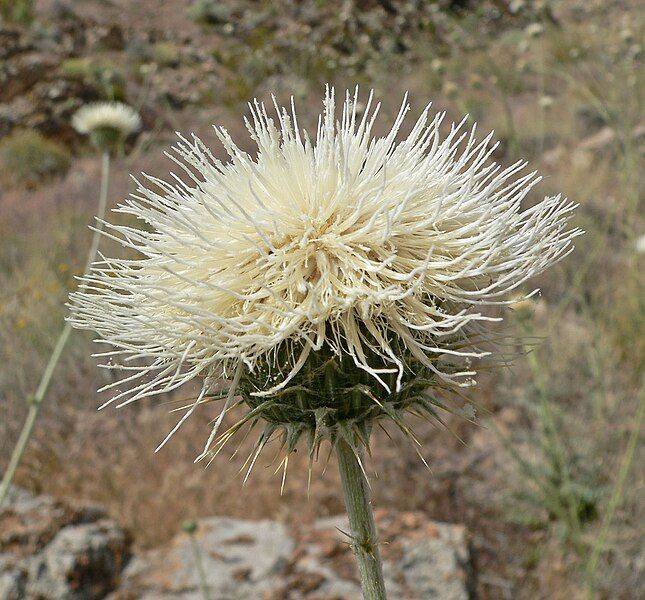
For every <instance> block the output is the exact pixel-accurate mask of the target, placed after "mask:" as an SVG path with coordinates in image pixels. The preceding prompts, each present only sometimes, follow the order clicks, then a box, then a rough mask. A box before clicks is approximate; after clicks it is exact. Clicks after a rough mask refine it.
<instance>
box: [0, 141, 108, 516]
mask: <svg viewBox="0 0 645 600" xmlns="http://www.w3.org/2000/svg"><path fill="white" fill-rule="evenodd" d="M109 176H110V155H109V154H108V153H107V152H104V153H103V157H102V160H101V190H100V195H99V208H98V214H97V217H98V219H99V220H98V221H97V224H96V230H95V231H94V235H93V236H92V242H91V244H90V249H89V252H88V255H87V262H86V263H85V270H84V271H83V273H87V272H88V271H89V269H90V265H91V264H92V263H93V262H94V260H95V258H96V253H97V251H98V247H99V239H100V236H101V231H102V230H103V219H104V218H105V208H106V205H107V195H108V178H109ZM71 331H72V327H71V325H70V324H69V323H65V326H64V327H63V329H62V331H61V332H60V334H59V336H58V339H57V340H56V345H55V346H54V350H53V351H52V353H51V356H50V357H49V361H48V362H47V366H46V367H45V371H44V372H43V375H42V377H41V379H40V383H39V384H38V388H37V389H36V393H35V394H34V395H33V396H32V398H30V400H29V412H28V413H27V418H26V419H25V424H24V425H23V426H22V431H21V432H20V436H19V437H18V441H17V442H16V445H15V447H14V449H13V452H12V454H11V459H10V460H9V464H8V465H7V470H6V471H5V473H4V477H3V478H2V483H0V506H1V505H2V504H3V503H4V501H5V499H6V497H7V494H8V493H9V486H10V485H11V482H12V481H13V478H14V476H15V474H16V470H17V469H18V465H19V464H20V461H21V460H22V456H23V454H24V453H25V449H26V448H27V444H28V443H29V439H30V438H31V434H32V432H33V430H34V425H35V424H36V419H37V418H38V415H39V413H40V407H41V406H42V402H43V399H44V398H45V394H46V393H47V390H48V389H49V384H50V383H51V380H52V377H53V375H54V371H55V370H56V366H57V365H58V361H59V360H60V357H61V356H62V354H63V350H64V349H65V345H66V344H67V340H68V339H69V335H70V333H71Z"/></svg>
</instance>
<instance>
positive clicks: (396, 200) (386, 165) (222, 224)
mask: <svg viewBox="0 0 645 600" xmlns="http://www.w3.org/2000/svg"><path fill="white" fill-rule="evenodd" d="M357 103H358V95H357V92H356V93H355V94H354V95H350V94H349V93H348V94H346V97H345V101H344V103H343V106H342V109H341V111H340V115H337V111H336V104H335V98H334V91H333V89H328V90H327V93H326V95H325V99H324V110H323V112H322V114H321V116H320V118H319V121H318V129H317V132H316V135H315V137H314V138H313V139H312V138H310V137H309V136H308V135H307V133H306V132H305V131H302V130H301V129H300V127H299V125H298V121H297V117H296V112H295V109H294V106H293V102H292V104H291V107H290V109H286V108H279V107H278V105H277V104H276V103H275V100H274V105H275V117H274V118H272V117H270V116H269V113H268V111H267V110H266V108H265V106H264V105H263V104H260V103H258V102H257V101H255V102H254V103H253V104H252V105H250V111H251V117H250V120H247V121H246V125H247V129H248V130H249V133H250V135H251V138H252V140H253V141H254V142H255V144H256V145H257V148H258V150H257V154H256V155H254V156H251V155H249V154H247V153H246V152H244V151H243V150H241V149H240V148H239V147H237V146H236V145H235V144H234V142H233V141H232V139H231V137H230V136H229V134H228V133H227V132H226V130H225V129H223V128H217V127H216V128H215V132H216V134H217V136H218V138H219V140H220V141H221V143H222V144H223V146H224V148H225V149H226V151H227V153H228V155H229V160H228V162H225V163H223V162H220V161H219V160H217V159H215V158H214V156H213V155H212V154H211V151H210V150H209V149H208V148H207V147H206V145H205V144H204V143H203V142H202V141H201V140H200V139H198V138H197V137H195V136H192V137H191V138H186V137H183V136H181V135H180V136H179V141H178V142H177V143H176V145H175V146H174V148H173V150H174V152H175V156H173V160H174V161H175V162H176V163H177V164H178V165H179V166H181V167H182V169H183V170H184V176H183V178H180V177H178V176H175V175H173V179H172V180H170V181H164V180H161V179H157V178H155V177H149V176H144V178H145V180H144V183H139V182H137V183H138V187H137V190H136V192H135V193H134V194H133V195H132V196H131V197H130V198H129V199H127V200H125V201H124V203H123V204H122V205H121V206H120V207H119V208H118V209H117V212H120V213H124V214H126V215H130V216H134V217H136V218H137V219H139V220H140V221H141V222H142V224H146V226H145V227H143V226H142V227H130V226H125V225H117V224H114V225H108V230H107V234H106V235H109V236H111V237H113V238H115V239H117V240H119V241H120V242H121V244H122V245H123V246H125V247H126V248H129V249H131V250H134V251H136V252H137V253H138V258H135V259H133V258H127V259H116V258H114V259H111V258H104V259H103V260H102V261H100V262H99V263H97V264H95V266H94V268H93V270H92V272H91V274H90V275H88V276H87V277H85V278H84V280H83V287H82V288H81V289H80V290H79V291H78V292H76V293H75V294H73V295H72V298H71V306H72V315H71V317H70V320H71V322H72V324H73V325H74V326H75V327H79V328H84V329H91V330H94V331H96V332H97V333H98V334H99V338H100V339H99V341H100V342H102V343H104V344H107V345H108V346H110V347H111V349H110V350H109V351H108V352H106V353H104V354H101V355H100V356H104V357H106V358H108V359H109V364H108V365H107V366H108V368H118V367H121V368H125V369H126V370H127V371H126V372H127V374H128V376H127V377H125V378H124V379H122V380H121V381H119V382H116V383H114V384H110V385H108V386H106V388H115V387H116V388H118V389H119V391H118V393H117V394H116V395H115V396H114V397H113V398H112V400H110V402H117V403H119V405H123V404H128V403H130V402H133V401H135V400H137V399H140V398H144V397H149V396H155V395H158V394H161V393H165V392H168V391H171V390H173V389H176V388H178V387H179V386H181V385H183V384H184V383H186V382H187V381H189V380H191V379H195V378H198V377H199V378H201V379H202V381H203V385H202V392H201V394H200V395H199V397H198V398H197V399H196V400H195V402H194V403H192V404H191V405H189V406H187V407H186V413H185V415H184V417H182V419H181V421H180V422H179V423H178V426H179V425H180V424H181V423H182V422H183V420H184V419H185V418H186V417H188V416H189V415H190V414H191V413H192V412H193V411H194V410H195V409H196V407H197V406H198V405H199V404H200V403H202V402H203V401H205V399H206V398H208V397H209V396H212V395H217V394H216V393H215V392H214V391H213V390H214V384H215V382H216V381H217V380H218V379H219V378H222V377H224V378H226V379H229V380H231V379H232V385H231V388H230V390H229V392H228V394H222V395H220V396H219V397H224V396H226V398H227V400H226V402H225V404H224V410H223V411H222V412H221V414H220V418H219V419H218V420H217V422H216V424H215V428H214V430H213V431H216V430H217V427H218V426H219V423H220V422H221V418H222V416H223V414H224V411H226V409H227V408H228V406H229V404H230V402H231V399H232V397H233V394H234V392H236V391H239V392H241V393H242V397H243V399H244V401H245V402H246V404H247V405H248V407H249V411H248V413H247V415H246V417H245V418H244V419H243V420H242V422H241V423H243V422H248V423H251V424H254V423H255V422H256V421H257V420H258V419H260V418H262V419H264V420H265V421H267V422H268V423H269V426H268V429H267V430H265V433H264V434H263V436H262V437H261V441H260V442H259V447H261V446H262V445H263V443H265V442H266V440H267V439H268V438H269V437H270V436H271V434H272V433H273V432H274V431H276V430H281V431H282V433H283V435H284V439H285V440H287V441H286V442H285V443H286V444H287V446H288V447H289V448H290V449H291V448H293V447H294V446H295V442H296V441H297V439H298V437H299V436H300V434H301V433H303V432H307V433H308V434H309V436H310V442H311V443H312V447H316V446H317V443H316V440H320V439H321V438H322V437H325V438H328V439H332V440H333V438H334V437H335V436H338V435H344V434H343V433H342V432H343V431H345V430H347V428H350V429H352V431H356V432H358V435H360V436H361V437H362V438H363V437H365V436H366V435H369V427H370V425H371V423H372V422H373V421H374V420H375V419H376V418H382V417H383V418H392V419H394V420H395V421H397V422H399V423H400V425H401V426H402V427H405V426H404V425H403V424H402V421H401V415H402V413H403V412H404V411H406V410H412V409H421V410H423V411H426V412H432V411H433V410H434V409H435V407H436V406H439V405H440V404H437V402H438V401H436V402H435V399H434V398H433V399H432V402H430V403H429V404H428V401H427V397H426V396H424V390H425V389H427V388H428V387H429V386H430V385H432V384H433V382H437V385H469V384H471V383H472V381H473V379H472V377H473V375H474V371H473V370H472V369H471V368H470V366H469V362H470V359H471V358H472V357H478V356H482V355H483V354H485V352H483V351H481V350H477V349H476V348H473V340H474V339H475V338H477V339H481V338H482V336H485V332H486V327H485V326H486V324H487V323H488V322H490V321H492V320H495V319H494V318H492V317H490V316H487V315H486V314H484V312H483V311H482V307H483V306H485V305H490V304H500V303H501V304H503V303H506V302H507V301H509V300H508V296H509V293H511V292H513V290H517V289H518V287H519V286H521V285H522V284H523V283H524V282H525V281H526V280H527V279H529V278H530V277H532V276H534V275H536V274H538V273H541V272H542V271H543V270H544V269H546V268H547V267H549V266H550V265H552V264H553V263H555V262H556V261H558V260H560V259H561V258H562V257H563V256H565V255H566V254H567V253H568V252H569V251H570V250H571V248H572V245H571V241H572V238H574V237H575V236H576V235H577V234H578V233H579V232H578V230H575V229H567V227H566V222H567V220H568V218H569V216H570V214H571V211H572V210H573V208H574V205H573V204H571V203H570V202H567V201H566V200H563V199H561V197H560V196H555V197H551V198H545V199H544V200H542V201H539V202H537V203H533V204H529V205H526V204H525V199H526V197H527V195H528V193H529V191H530V190H531V189H532V188H533V187H534V186H535V185H536V184H537V183H538V181H539V180H540V178H539V177H537V176H536V174H535V172H529V173H525V172H524V171H525V166H526V163H525V162H522V161H520V162H517V163H515V164H513V165H511V166H509V167H506V168H502V167H500V166H498V165H496V164H495V163H493V162H491V161H490V156H491V154H492V152H493V151H494V150H495V147H496V145H491V140H492V134H490V135H488V136H486V137H485V138H484V139H483V140H482V141H477V140H476V138H475V127H473V128H472V129H471V130H470V131H466V130H465V129H464V127H465V119H464V120H463V121H462V122H461V123H459V124H457V125H455V124H453V125H451V126H450V128H449V130H448V133H447V134H446V135H445V137H443V138H442V136H441V135H440V126H441V124H442V123H443V121H444V118H445V114H444V113H440V114H435V115H433V114H431V113H430V106H428V107H426V109H425V110H424V111H423V112H422V114H421V116H420V117H419V118H418V120H417V121H416V123H415V124H414V125H413V126H412V128H411V130H410V133H408V134H407V136H405V137H404V138H403V139H402V140H401V141H399V142H398V143H397V138H398V137H399V134H400V130H401V128H402V125H403V122H404V118H405V116H406V113H407V112H408V110H409V106H408V103H407V99H404V101H403V104H402V106H401V109H400V110H399V113H398V115H397V117H396V118H395V120H394V123H393V124H392V127H391V129H390V131H389V133H387V135H385V136H383V137H377V136H374V135H372V129H373V125H374V122H375V119H376V116H377V113H378V112H379V106H380V105H376V106H374V102H373V98H372V94H370V96H369V98H368V100H367V102H366V105H365V110H364V112H363V115H362V117H360V118H359V117H358V116H357V111H356V106H357ZM337 119H338V120H337ZM510 301H511V302H512V300H510ZM446 359H454V360H457V361H461V367H460V368H457V367H455V365H454V361H453V362H451V361H450V360H446ZM113 361H114V363H118V364H113ZM424 403H425V404H424ZM175 429H176V428H175ZM234 429H235V428H233V429H232V430H230V431H229V432H227V433H225V434H224V435H223V438H226V439H228V438H227V437H226V436H227V435H228V434H229V433H230V432H231V431H233V430H234ZM213 439H214V433H212V434H211V439H210V440H209V443H208V444H207V450H208V449H209V448H210V447H211V446H210V444H211V442H212V441H213ZM226 439H224V441H226ZM262 440H264V441H262Z"/></svg>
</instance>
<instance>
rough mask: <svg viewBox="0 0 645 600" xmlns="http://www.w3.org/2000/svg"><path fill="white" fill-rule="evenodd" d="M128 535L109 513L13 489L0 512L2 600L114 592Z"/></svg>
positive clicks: (65, 599) (71, 599)
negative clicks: (108, 516)
mask: <svg viewBox="0 0 645 600" xmlns="http://www.w3.org/2000/svg"><path fill="white" fill-rule="evenodd" d="M129 548H130V540H129V538H128V535H127V534H126V533H125V532H124V530H123V529H121V528H120V527H119V526H118V525H117V524H116V523H115V522H114V521H112V520H111V519H109V518H107V517H106V515H105V511H104V510H103V509H101V508H99V507H95V506H90V507H84V508H76V507H72V506H70V505H67V504H65V503H63V502H60V501H58V500H54V499H53V498H50V497H49V496H33V495H32V494H29V493H28V492H26V491H24V490H20V489H17V488H12V489H11V490H10V493H9V497H8V502H7V505H6V506H4V507H3V508H2V509H1V510H0V600H13V599H14V598H15V599H16V600H36V599H38V600H92V599H94V598H96V599H98V598H103V597H105V595H106V594H107V593H108V592H110V591H111V590H113V589H114V588H115V587H116V586H117V584H118V582H119V578H120V575H121V571H122V570H123V567H124V566H125V563H126V562H127V560H128V558H129Z"/></svg>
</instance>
